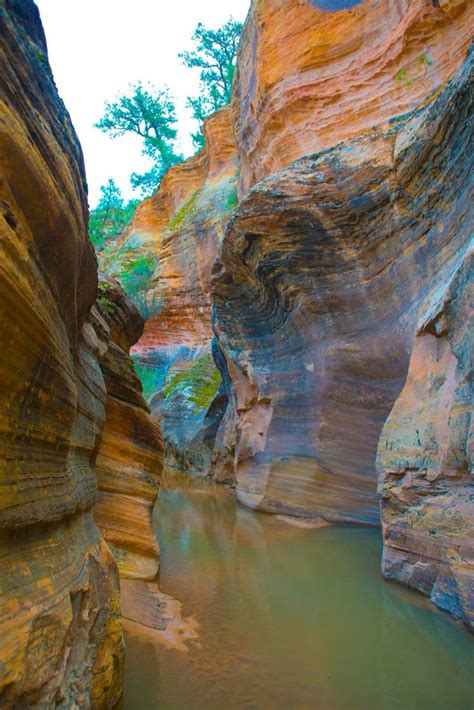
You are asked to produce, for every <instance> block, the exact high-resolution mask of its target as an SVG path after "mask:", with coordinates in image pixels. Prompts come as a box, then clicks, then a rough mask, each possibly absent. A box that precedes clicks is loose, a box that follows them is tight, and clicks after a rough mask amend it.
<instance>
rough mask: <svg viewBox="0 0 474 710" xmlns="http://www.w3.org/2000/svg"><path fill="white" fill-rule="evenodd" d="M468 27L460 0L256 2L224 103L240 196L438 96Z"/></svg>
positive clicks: (472, 17) (466, 5)
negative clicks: (230, 112) (230, 118)
mask: <svg viewBox="0 0 474 710" xmlns="http://www.w3.org/2000/svg"><path fill="white" fill-rule="evenodd" d="M329 10H338V11H329ZM473 21H474V10H473V6H472V3H470V2H469V1H468V0H437V1H436V2H435V1H434V0H384V1H383V2H380V0H364V1H363V2H360V1H359V2H354V0H287V1H286V2H282V0H256V1H255V2H254V3H253V5H252V11H251V13H250V16H249V19H248V21H247V24H246V28H245V31H244V34H243V37H242V40H241V43H240V50H239V57H238V70H237V79H236V85H235V92H234V100H233V108H234V114H235V130H236V136H237V143H238V146H239V158H240V165H241V172H240V184H241V189H242V192H243V193H245V192H246V191H247V189H248V188H249V187H250V186H251V185H253V184H254V183H255V182H257V181H258V180H260V179H261V178H263V177H266V176H269V175H271V174H272V173H274V172H276V171H278V170H281V169H282V168H285V167H286V166H287V165H288V164H289V163H291V162H293V161H294V160H296V159H298V158H301V157H303V156H305V155H309V154H311V153H316V152H319V151H321V150H324V149H326V148H330V147H332V146H334V145H335V144H336V143H339V142H340V141H347V140H348V139H350V138H353V137H355V136H358V135H361V134H363V133H369V134H371V133H372V132H373V130H374V127H375V126H377V130H382V129H385V128H388V122H389V120H390V119H391V118H393V117H395V116H400V115H402V114H404V113H407V112H409V111H411V110H413V109H414V108H416V107H417V106H418V105H419V104H420V103H422V102H423V101H425V100H426V99H427V97H429V96H430V95H431V94H432V93H433V92H437V91H439V90H440V88H441V87H442V86H443V85H444V84H445V83H446V81H447V79H449V77H450V76H452V75H453V73H454V72H455V71H456V70H457V69H458V67H459V66H460V64H461V63H462V61H463V59H464V57H465V55H466V51H467V49H468V47H469V44H470V42H471V38H472V25H473Z"/></svg>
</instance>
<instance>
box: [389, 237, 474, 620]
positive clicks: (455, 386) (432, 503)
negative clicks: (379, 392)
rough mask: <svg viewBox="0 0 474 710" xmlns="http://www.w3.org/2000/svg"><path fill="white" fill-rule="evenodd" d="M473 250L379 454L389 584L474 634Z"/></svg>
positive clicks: (438, 311) (436, 317)
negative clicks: (423, 597)
mask: <svg viewBox="0 0 474 710" xmlns="http://www.w3.org/2000/svg"><path fill="white" fill-rule="evenodd" d="M473 297H474V284H473V252H472V249H471V250H469V251H468V252H467V254H466V256H465V257H464V259H463V261H462V262H461V265H460V266H459V268H458V269H457V270H456V272H455V273H454V275H453V276H452V278H451V279H450V280H449V281H448V282H447V284H446V285H445V286H444V287H442V288H439V287H438V288H436V289H435V290H434V291H433V293H432V294H431V295H430V297H429V299H428V300H427V302H426V303H425V305H424V307H423V308H422V309H421V310H420V315H419V321H418V326H417V332H416V337H415V341H414V345H413V349H412V354H411V359H410V366H409V370H408V377H407V381H406V384H405V386H404V388H403V390H402V392H401V394H400V396H399V398H398V399H397V401H396V403H395V406H394V408H393V409H392V412H391V414H390V416H389V418H388V420H387V422H386V424H385V427H384V430H383V433H382V437H381V440H380V445H379V452H378V460H377V464H378V469H379V473H380V483H379V490H380V495H381V503H382V527H383V534H384V553H383V563H382V569H383V573H384V575H385V576H386V577H387V578H388V579H394V580H397V581H399V582H403V583H404V584H408V585H409V586H411V587H414V588H415V589H419V590H420V591H422V592H424V593H425V594H427V595H428V596H429V597H430V598H431V599H432V601H433V602H434V603H435V604H437V605H438V606H439V607H441V608H442V609H444V610H446V611H448V612H449V613H451V614H453V616H455V617H457V618H459V619H462V620H464V621H465V622H466V623H467V624H468V625H469V626H470V627H471V629H472V628H474V486H473V482H472V471H471V466H472V443H473V435H472V423H471V408H472V396H473V391H472V333H473V322H472V316H473V313H472V303H473Z"/></svg>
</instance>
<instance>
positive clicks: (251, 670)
mask: <svg viewBox="0 0 474 710" xmlns="http://www.w3.org/2000/svg"><path fill="white" fill-rule="evenodd" d="M156 524H157V529H158V534H159V537H160V542H161V549H162V563H161V574H160V587H161V588H162V590H163V591H164V592H166V593H167V594H170V595H171V596H174V597H176V598H178V599H180V600H181V601H182V602H183V612H184V614H185V615H192V616H193V617H194V618H195V619H196V621H197V622H198V623H199V640H198V642H197V643H195V642H194V643H192V644H191V645H190V647H189V651H188V653H183V652H179V651H176V650H169V649H166V648H164V647H163V646H161V645H159V644H156V643H152V642H151V641H150V640H147V639H146V638H140V637H139V636H137V635H135V634H133V635H132V634H128V637H127V645H128V655H127V667H126V684H125V694H124V707H125V710H132V709H133V710H148V709H150V710H151V709H154V708H160V710H187V709H188V708H190V709H193V710H194V709H196V710H200V709H201V708H202V709H204V708H206V709H214V708H216V709H217V708H219V709H223V710H224V709H225V710H233V709H234V708H235V709H236V710H237V709H238V710H240V709H246V710H247V709H248V710H251V709H252V710H260V709H263V708H265V709H267V708H271V709H276V710H279V709H280V708H281V709H282V710H283V709H285V710H287V709H300V708H301V709H303V708H308V709H309V708H311V709H313V708H320V709H322V710H329V709H331V710H343V709H350V710H353V709H354V710H355V709H357V710H358V709H359V708H360V709H361V710H372V709H377V710H379V709H383V710H389V709H392V708H397V709H398V708H400V709H403V710H411V709H413V710H415V709H416V710H425V709H426V710H435V709H437V708H439V710H448V709H449V710H473V708H474V640H473V638H472V637H471V636H469V635H468V634H467V633H466V632H465V631H464V630H463V629H462V628H460V627H458V626H457V625H455V624H454V623H453V622H451V621H450V620H449V619H447V618H446V617H444V616H443V615H441V614H439V613H436V612H433V611H432V608H431V607H429V606H428V604H427V602H425V600H424V599H423V598H422V597H421V596H419V595H417V594H415V593H412V592H409V591H408V590H405V589H403V588H401V587H398V586H396V585H392V584H388V583H386V582H384V581H383V580H382V578H381V576H380V573H379V567H380V553H381V540H380V533H379V531H377V530H372V529H362V528H352V527H344V528H325V529H323V530H308V529H301V528H295V527H293V526H289V525H288V524H286V523H285V522H282V521H280V520H278V519H276V518H274V517H272V516H267V515H264V514H260V513H254V512H251V511H248V510H245V509H243V508H241V507H239V506H238V505H237V504H236V503H235V500H234V498H233V496H232V493H230V492H229V491H227V490H225V489H223V488H222V487H220V486H215V485H213V484H211V485H206V484H205V483H204V482H200V481H199V480H194V479H193V480H192V481H191V482H189V481H188V482H186V481H185V480H182V481H181V482H179V483H176V482H174V483H173V482H169V483H168V484H167V487H166V488H165V489H164V490H162V492H161V494H160V499H159V504H158V506H157V509H156Z"/></svg>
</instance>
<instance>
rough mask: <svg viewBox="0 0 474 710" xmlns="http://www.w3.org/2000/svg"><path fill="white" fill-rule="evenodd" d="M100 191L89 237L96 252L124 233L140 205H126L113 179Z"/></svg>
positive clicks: (93, 211) (90, 218)
mask: <svg viewBox="0 0 474 710" xmlns="http://www.w3.org/2000/svg"><path fill="white" fill-rule="evenodd" d="M100 191H101V198H100V200H99V203H98V205H97V207H96V208H95V209H94V210H91V212H90V216H89V235H90V238H91V241H92V243H93V245H94V247H95V248H96V251H101V250H102V249H103V248H104V247H105V245H106V243H107V241H108V240H109V239H111V238H113V237H116V236H118V235H119V234H121V233H122V232H123V230H124V229H125V227H126V226H127V224H128V223H129V221H130V220H131V218H132V217H133V214H134V212H135V210H136V208H137V206H138V204H139V201H138V200H130V202H127V203H125V202H124V200H123V197H122V193H121V192H120V189H119V188H118V186H117V185H116V184H115V182H114V180H112V178H111V179H110V180H109V181H108V182H107V184H106V185H102V187H101V188H100Z"/></svg>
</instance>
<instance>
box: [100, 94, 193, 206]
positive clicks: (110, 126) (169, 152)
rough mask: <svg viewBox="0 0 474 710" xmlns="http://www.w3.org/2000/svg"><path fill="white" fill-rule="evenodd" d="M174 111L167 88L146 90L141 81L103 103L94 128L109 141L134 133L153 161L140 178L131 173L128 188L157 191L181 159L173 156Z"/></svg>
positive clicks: (144, 151) (143, 191)
mask: <svg viewBox="0 0 474 710" xmlns="http://www.w3.org/2000/svg"><path fill="white" fill-rule="evenodd" d="M176 120H177V119H176V109H175V105H174V102H173V99H172V98H171V96H170V94H169V91H168V89H159V90H157V89H153V88H152V87H149V88H148V89H146V88H145V87H144V86H143V84H142V83H141V82H138V83H136V84H132V85H130V90H129V92H128V94H126V95H123V96H120V97H119V98H118V99H117V100H116V101H115V102H110V101H107V102H106V104H105V108H104V115H103V117H102V118H101V119H100V121H98V123H96V124H95V125H96V127H97V128H99V129H100V130H101V131H102V132H103V133H107V134H108V135H110V136H111V137H112V138H117V137H119V136H123V135H125V134H126V133H134V134H135V135H138V136H140V138H142V140H143V148H142V152H143V155H146V156H147V157H149V158H151V159H152V160H153V167H152V168H151V170H149V171H148V172H147V173H145V174H144V175H138V174H137V173H134V174H133V175H132V186H133V187H134V188H139V189H140V190H141V192H142V194H143V195H148V194H150V193H151V192H153V191H154V190H156V189H157V187H158V185H159V184H160V181H161V178H162V177H163V175H164V174H165V172H166V171H167V170H168V168H170V167H171V166H172V165H175V164H176V163H178V162H179V161H180V160H182V156H181V155H179V154H178V153H176V150H175V140H176V128H175V124H176Z"/></svg>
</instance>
